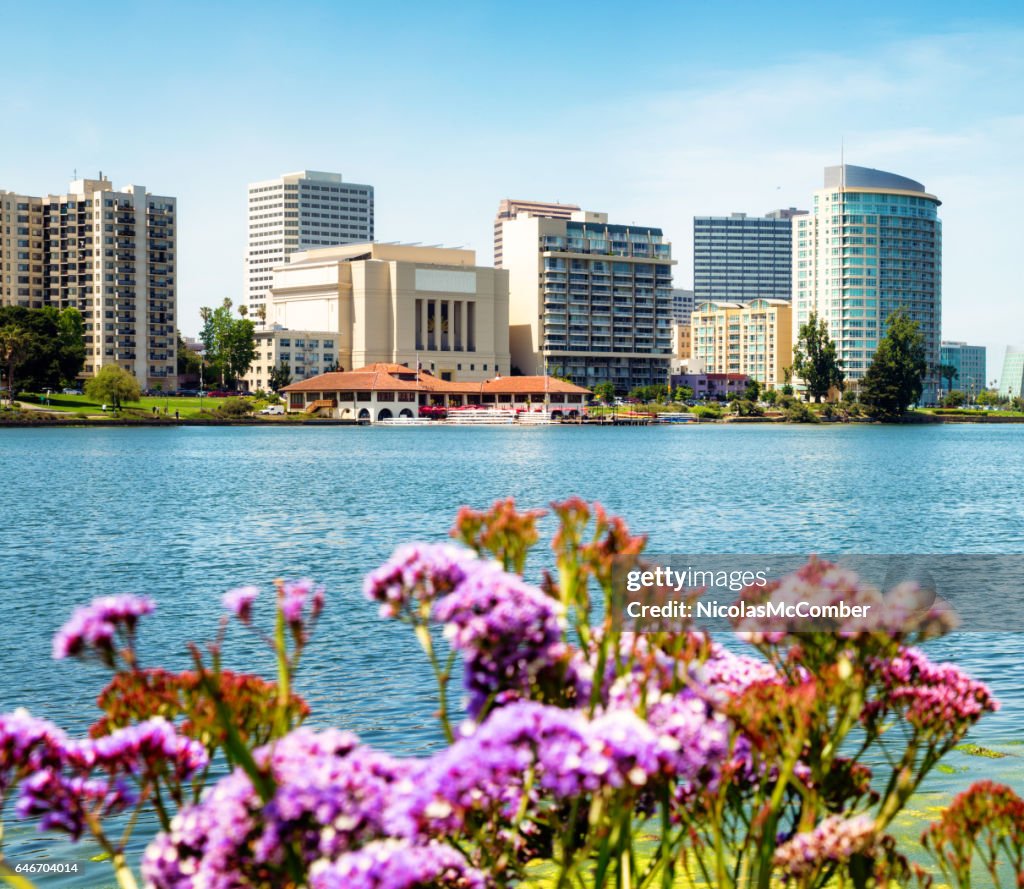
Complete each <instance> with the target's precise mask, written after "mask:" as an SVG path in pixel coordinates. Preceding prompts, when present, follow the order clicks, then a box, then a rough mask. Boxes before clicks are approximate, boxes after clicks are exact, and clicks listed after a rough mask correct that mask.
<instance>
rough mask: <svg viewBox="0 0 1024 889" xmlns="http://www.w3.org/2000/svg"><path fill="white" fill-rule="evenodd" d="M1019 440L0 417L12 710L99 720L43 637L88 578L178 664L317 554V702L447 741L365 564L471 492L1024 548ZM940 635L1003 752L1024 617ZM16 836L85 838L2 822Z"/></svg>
mask: <svg viewBox="0 0 1024 889" xmlns="http://www.w3.org/2000/svg"><path fill="white" fill-rule="evenodd" d="M1022 448H1024V426H988V425H948V426H913V427H879V426H789V425H787V426H775V425H772V426H753V425H751V426H721V425H710V424H709V425H700V426H683V427H653V428H635V427H620V428H592V427H536V428H518V427H489V428H467V427H407V428H401V427H394V428H387V427H330V428H311V427H302V428H294V427H289V428H272V427H271V428H268V427H260V428H234V427H214V428H196V427H175V428H166V429H164V428H152V429H151V428H141V429H132V428H129V429H87V428H82V429H53V428H44V429H27V430H22V429H19V430H0V467H2V469H3V486H2V488H0V503H2V509H0V521H2V523H3V532H2V540H3V547H2V551H0V560H2V566H3V569H4V570H3V576H4V578H5V585H6V591H5V592H6V595H4V596H3V597H2V598H0V626H2V627H3V628H4V629H3V630H2V633H3V641H4V643H5V645H4V664H5V667H6V670H5V679H4V682H3V685H2V687H0V710H8V709H11V708H13V707H16V706H25V707H28V708H29V709H30V710H31V711H32V712H33V713H34V714H36V715H39V716H45V717H47V718H50V719H53V720H55V721H56V722H58V723H60V724H61V725H63V726H65V727H66V728H68V729H69V730H71V731H75V732H83V731H84V730H85V729H86V727H87V726H88V724H89V723H90V722H91V721H92V720H93V719H94V718H95V716H96V711H95V708H94V707H93V705H92V701H93V699H94V697H95V695H96V693H97V691H98V690H99V688H100V687H101V685H102V683H103V681H104V673H103V671H101V670H99V669H98V668H94V667H84V666H82V665H80V664H78V663H73V662H60V663H55V662H52V661H51V660H50V640H51V637H52V634H53V632H54V631H55V630H56V629H57V628H58V627H59V626H60V625H61V623H63V621H64V620H65V619H66V617H67V616H68V615H69V614H70V612H71V610H72V608H73V607H74V606H75V605H76V604H79V603H84V602H87V601H89V600H90V599H92V598H93V597H94V596H98V595H102V594H107V593H115V592H138V593H146V594H148V595H151V596H153V597H154V598H155V599H156V600H157V601H158V605H159V608H158V611H157V613H156V614H155V615H153V616H152V617H151V618H148V619H147V620H146V622H145V623H144V625H143V633H142V639H143V643H142V651H143V657H144V662H145V663H147V664H150V665H156V664H163V665H167V666H184V665H185V664H186V658H185V653H184V642H185V641H186V640H191V639H195V640H205V639H211V638H212V637H213V636H214V634H215V633H216V629H217V621H218V618H219V615H220V613H221V609H220V596H221V594H222V593H223V592H224V591H225V590H227V589H229V588H230V587H233V586H237V585H240V584H242V583H255V584H257V585H260V586H261V587H263V588H264V589H266V590H268V591H269V590H270V588H271V582H272V580H273V579H274V578H275V577H296V576H310V577H312V578H315V579H316V580H318V581H320V582H323V583H324V584H326V586H327V589H328V610H327V612H326V613H325V615H324V618H323V619H322V621H321V624H320V626H319V628H318V633H317V637H316V639H315V641H314V644H313V645H312V646H311V648H310V650H309V651H308V653H307V657H306V661H305V663H304V664H303V668H302V672H301V674H300V676H299V679H298V683H297V685H298V688H299V690H300V691H301V692H302V693H303V694H304V695H305V696H306V697H307V699H308V700H309V701H310V703H311V704H312V706H313V708H314V714H313V718H312V723H313V724H314V725H318V726H324V725H338V726H341V727H344V728H349V729H352V730H353V731H356V732H357V733H359V734H360V735H361V736H362V737H363V738H364V739H365V740H366V741H368V742H370V743H372V744H375V745H379V746H380V747H383V748H386V749H388V750H389V751H392V752H396V753H401V754H423V753H426V752H429V751H430V750H432V749H435V748H436V747H437V745H438V743H439V740H440V738H439V733H438V732H437V730H436V728H435V726H434V723H433V721H432V719H431V716H430V714H431V712H432V710H433V707H434V704H433V701H432V699H431V691H432V688H433V683H432V681H427V674H426V672H425V671H424V670H423V668H422V667H423V662H422V658H421V654H420V651H419V648H418V646H417V645H416V643H415V641H414V640H413V638H412V636H411V634H410V633H409V632H408V631H407V630H406V628H404V627H401V626H399V625H397V624H392V623H387V622H382V621H380V620H379V619H378V618H377V615H376V607H375V606H373V605H371V604H370V603H368V602H366V601H365V600H364V599H363V598H362V595H361V580H362V577H363V575H364V574H365V573H366V572H367V571H368V570H370V569H371V568H373V567H375V566H376V565H378V564H379V563H380V562H381V561H383V560H384V559H385V558H387V556H388V555H389V554H390V552H391V550H392V549H393V547H394V546H395V545H396V544H397V543H400V542H404V541H411V540H442V539H445V538H446V535H447V531H448V529H449V528H450V526H451V523H452V520H453V518H454V516H455V513H456V511H457V509H458V507H459V506H460V505H462V504H466V503H468V504H471V505H473V506H476V507H483V506H486V505H488V504H490V503H491V502H492V501H493V500H495V499H497V498H499V497H505V496H509V495H511V496H514V497H515V498H516V500H517V502H518V503H519V504H520V505H521V506H524V507H526V506H530V507H535V506H545V505H546V504H547V503H549V502H550V501H551V500H553V499H562V498H564V497H567V496H569V495H570V494H579V495H581V496H583V497H585V498H587V499H597V500H600V501H601V502H602V503H604V505H605V506H606V507H607V508H608V509H609V510H610V511H611V512H613V513H618V514H621V515H623V516H624V517H625V518H626V519H627V520H628V522H629V524H630V527H631V529H632V530H633V531H635V532H645V533H647V534H648V535H649V536H650V543H649V549H650V550H651V551H653V552H663V553H667V552H680V553H701V552H705V553H716V552H718V553H724V552H736V553H743V552H746V553H750V552H755V553H756V552H761V553H773V552H774V553H799V554H809V553H812V552H835V553H900V552H906V553H1024V510H1021V508H1020V497H1021V494H1020V492H1021V490H1022V489H1024V461H1022V460H1021V459H1020V455H1021V453H1022ZM543 528H544V530H545V531H547V532H550V531H551V530H552V528H553V525H552V522H551V521H550V519H547V520H546V521H545V523H544V525H543ZM546 555H547V553H546V551H542V550H541V548H538V550H535V552H534V557H533V559H532V560H531V570H532V571H534V572H536V571H539V569H540V568H541V567H543V566H544V565H545V564H546V562H545V561H544V559H545V558H546ZM229 641H230V645H229V649H230V653H229V657H228V658H227V660H228V664H227V665H228V666H235V667H237V668H239V669H244V670H249V669H258V670H261V671H264V672H265V673H266V674H268V675H269V674H270V673H271V663H270V659H269V657H268V655H267V653H266V651H265V649H264V648H263V647H262V645H261V643H259V642H258V641H256V640H255V639H254V638H253V637H251V636H248V635H245V634H243V633H241V632H236V631H235V630H233V631H232V633H231V636H230V640H229ZM930 654H931V656H932V657H933V658H948V659H952V660H955V661H957V662H958V663H960V664H961V665H962V666H964V667H965V668H966V669H967V670H968V671H969V672H970V673H971V674H972V675H974V676H976V677H978V678H981V679H983V680H985V681H986V682H988V683H989V684H990V685H991V686H992V688H993V689H994V691H995V693H996V694H997V696H998V697H999V698H1000V700H1001V701H1002V703H1003V709H1002V710H1001V711H1000V712H999V713H997V714H994V715H992V716H990V717H988V718H987V719H985V720H983V721H982V723H981V724H980V725H979V726H978V728H977V730H976V731H975V732H974V733H973V734H972V740H974V741H977V742H978V743H980V744H984V745H986V746H994V747H996V748H1002V747H1004V746H1005V748H1006V752H1010V753H1013V752H1014V747H1013V744H1014V742H1016V741H1017V739H1018V736H1019V734H1020V728H1021V725H1022V723H1024V683H1022V682H1021V679H1020V677H1021V666H1020V665H1021V661H1022V659H1024V635H1020V634H1015V633H1004V634H991V633H987V634H978V633H960V634H957V635H955V636H953V637H950V638H948V639H946V640H942V641H941V642H939V643H937V644H935V645H933V646H931V647H930ZM1016 753H1018V754H1019V753H1024V748H1021V747H1017V748H1016ZM1021 761H1022V760H1021V757H1020V756H1019V755H1011V756H1009V757H1007V758H1006V759H998V760H988V759H985V760H979V759H977V758H972V757H967V756H962V755H959V754H956V755H954V757H952V758H951V759H950V763H951V764H952V765H953V766H954V771H955V774H941V775H940V774H937V775H936V776H935V778H934V780H933V781H931V783H930V784H929V793H931V794H933V795H934V799H935V800H937V801H940V802H941V801H943V800H947V799H948V795H949V794H950V793H951V792H954V791H955V790H957V789H962V788H963V787H966V786H967V784H969V783H970V781H972V780H975V779H976V778H978V777H979V776H982V777H988V778H992V779H994V780H1004V781H1008V782H1012V783H1013V784H1014V786H1015V787H1016V788H1017V789H1018V792H1019V791H1020V790H1021V788H1022V787H1024V772H1022V769H1021V766H1020V763H1021ZM961 769H966V771H959V770H961ZM140 842H141V841H140ZM6 848H7V852H8V854H9V855H10V856H11V857H14V858H17V857H19V856H24V855H29V854H33V853H35V852H38V851H40V850H49V853H48V854H54V855H56V856H57V857H66V858H73V857H80V853H79V854H78V855H76V854H75V853H74V851H73V850H70V851H69V850H68V849H66V848H65V847H64V845H63V844H57V845H55V844H54V842H53V841H52V840H51V839H48V838H45V837H38V836H37V835H35V834H34V833H32V832H30V831H29V830H28V829H27V828H25V827H21V828H18V827H17V826H16V824H15V823H13V822H12V823H10V824H9V825H8V840H7V843H6ZM58 848H59V849H60V850H61V854H58V852H54V851H52V850H54V849H58ZM96 867H100V866H99V865H96ZM94 873H95V872H94ZM101 873H102V876H103V877H106V873H105V872H101ZM107 882H109V880H108V881H107ZM65 884H66V885H76V884H77V885H90V883H88V882H85V881H83V880H81V879H80V880H78V881H75V880H66V881H65ZM47 885H56V883H52V882H51V883H50V884H47Z"/></svg>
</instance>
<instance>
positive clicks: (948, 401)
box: [942, 389, 967, 407]
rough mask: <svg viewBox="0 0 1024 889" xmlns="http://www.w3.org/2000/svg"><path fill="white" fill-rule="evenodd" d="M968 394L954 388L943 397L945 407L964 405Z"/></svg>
mask: <svg viewBox="0 0 1024 889" xmlns="http://www.w3.org/2000/svg"><path fill="white" fill-rule="evenodd" d="M966 400H967V396H966V395H965V394H964V393H963V392H961V391H960V390H959V389H952V390H950V391H949V392H947V393H946V394H945V395H944V396H943V397H942V406H943V407H962V406H963V403H964V402H965V401H966Z"/></svg>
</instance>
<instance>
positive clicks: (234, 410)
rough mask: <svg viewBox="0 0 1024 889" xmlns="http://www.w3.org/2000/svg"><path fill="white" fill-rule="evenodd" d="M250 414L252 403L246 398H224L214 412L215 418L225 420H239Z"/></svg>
mask: <svg viewBox="0 0 1024 889" xmlns="http://www.w3.org/2000/svg"><path fill="white" fill-rule="evenodd" d="M251 413H252V402H250V401H249V400H248V399H247V398H225V399H224V400H223V401H222V402H221V403H220V404H219V405H217V408H216V409H215V410H214V414H215V415H216V416H218V417H223V418H225V419H240V418H242V417H247V416H249V414H251Z"/></svg>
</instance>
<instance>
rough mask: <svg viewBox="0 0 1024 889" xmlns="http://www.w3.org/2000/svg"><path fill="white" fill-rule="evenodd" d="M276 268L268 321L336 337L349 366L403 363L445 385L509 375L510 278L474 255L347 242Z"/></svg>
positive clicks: (338, 359) (310, 252) (305, 253)
mask: <svg viewBox="0 0 1024 889" xmlns="http://www.w3.org/2000/svg"><path fill="white" fill-rule="evenodd" d="M289 259H290V261H289V262H287V263H286V264H284V265H281V266H278V267H277V268H276V269H275V270H274V279H273V285H274V286H273V289H272V290H271V295H270V306H269V312H270V321H271V323H272V324H276V325H278V326H280V327H283V328H288V329H291V330H306V331H318V330H319V331H330V332H332V333H336V334H337V339H338V343H337V350H336V352H335V360H336V363H337V364H338V365H340V366H341V367H344V368H347V369H351V368H353V367H364V366H367V365H370V364H376V363H386V364H405V365H408V366H410V367H413V368H415V367H416V364H417V362H418V363H419V365H420V366H421V367H422V368H423V370H425V371H429V372H430V373H432V374H434V375H436V376H437V377H438V378H439V379H441V380H446V381H471V380H485V379H489V378H491V377H493V376H495V375H497V374H503V375H507V374H509V373H511V361H510V357H509V327H508V311H509V306H508V272H505V271H503V270H502V269H494V268H490V267H487V266H478V265H477V264H476V254H475V253H474V251H472V250H461V249H454V248H447V247H419V246H415V245H410V244H349V245H347V246H343V247H325V248H321V249H319V250H306V251H303V252H301V253H295V254H292V256H291V257H290V258H289Z"/></svg>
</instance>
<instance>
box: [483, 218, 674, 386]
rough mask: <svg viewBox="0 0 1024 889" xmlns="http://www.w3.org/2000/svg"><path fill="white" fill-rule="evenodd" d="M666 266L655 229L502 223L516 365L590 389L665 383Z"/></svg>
mask: <svg viewBox="0 0 1024 889" xmlns="http://www.w3.org/2000/svg"><path fill="white" fill-rule="evenodd" d="M673 265H674V262H673V260H672V245H671V244H669V243H668V242H667V241H665V239H664V237H663V236H662V231H661V229H660V228H652V227H650V226H644V225H615V224H610V223H609V222H608V214H607V213H592V212H588V211H582V210H581V211H577V212H575V213H573V214H572V218H571V219H551V218H545V217H540V216H522V215H520V216H517V217H516V218H514V219H507V220H505V223H504V259H503V266H504V268H506V269H508V275H509V279H508V280H509V345H510V347H511V350H512V363H513V365H514V366H516V367H517V368H518V369H519V371H520V372H521V373H524V374H536V373H550V374H554V375H555V376H560V377H567V378H569V379H570V380H572V382H573V383H576V384H577V385H580V386H585V387H586V388H588V389H593V388H594V386H595V385H597V384H598V383H600V382H603V381H605V380H608V381H611V382H612V383H614V385H615V388H616V390H617V391H619V392H628V391H629V390H630V389H632V388H633V387H635V386H647V385H652V384H659V383H665V382H666V379H667V374H668V371H669V363H670V360H671V358H672V266H673Z"/></svg>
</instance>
